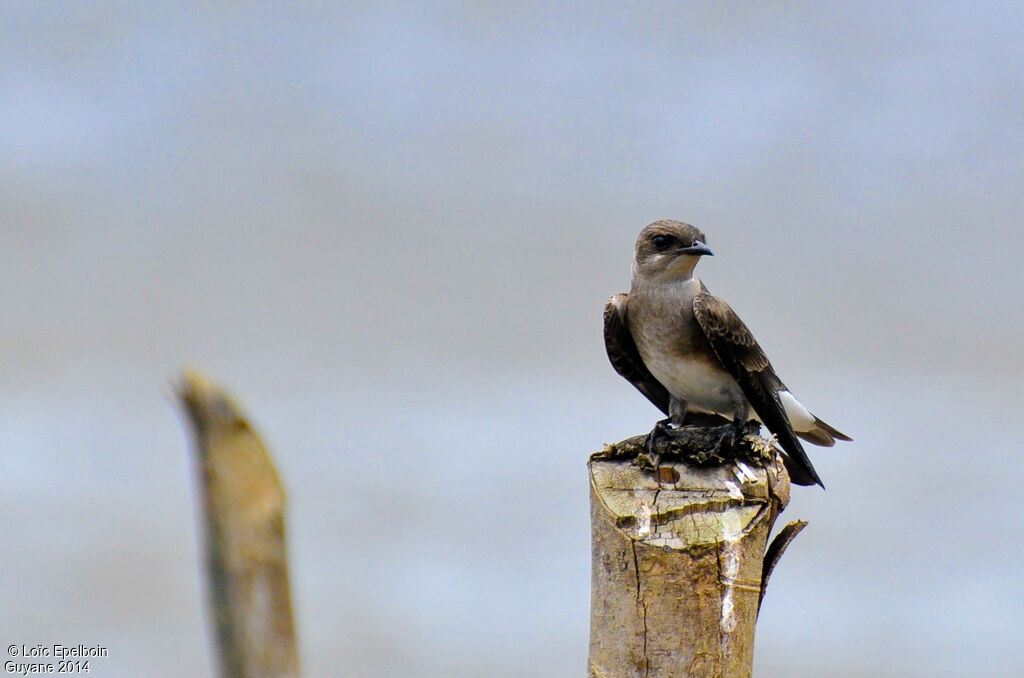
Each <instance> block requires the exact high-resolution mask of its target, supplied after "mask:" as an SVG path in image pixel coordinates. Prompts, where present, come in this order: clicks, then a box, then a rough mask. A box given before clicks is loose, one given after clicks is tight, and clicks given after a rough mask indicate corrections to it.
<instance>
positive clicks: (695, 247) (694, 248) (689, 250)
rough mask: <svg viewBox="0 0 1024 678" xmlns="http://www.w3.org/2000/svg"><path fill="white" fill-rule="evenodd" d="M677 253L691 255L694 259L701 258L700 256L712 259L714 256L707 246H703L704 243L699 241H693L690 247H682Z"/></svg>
mask: <svg viewBox="0 0 1024 678" xmlns="http://www.w3.org/2000/svg"><path fill="white" fill-rule="evenodd" d="M679 253H680V254H690V255H693V256H695V257H701V256H704V257H713V256H715V255H714V254H713V253H712V252H711V250H709V249H708V246H707V245H705V244H704V243H702V242H701V241H700V240H695V241H694V243H693V244H692V245H690V246H689V247H683V248H682V249H680V250H679Z"/></svg>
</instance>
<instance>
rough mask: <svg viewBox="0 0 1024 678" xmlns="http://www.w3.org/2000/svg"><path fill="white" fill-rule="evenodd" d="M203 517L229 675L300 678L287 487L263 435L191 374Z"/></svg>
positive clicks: (186, 391)
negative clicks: (290, 574) (290, 570)
mask: <svg viewBox="0 0 1024 678" xmlns="http://www.w3.org/2000/svg"><path fill="white" fill-rule="evenodd" d="M178 395H179V397H180V398H181V402H182V404H183V407H184V410H185V413H186V414H187V415H188V418H189V420H190V421H191V423H192V430H193V434H194V441H195V450H196V457H197V462H198V464H197V465H198V471H199V474H198V475H199V494H200V496H201V503H202V507H203V512H204V519H205V527H206V530H205V532H206V534H205V549H206V571H207V577H206V579H207V581H206V585H207V590H208V594H209V601H210V609H211V611H212V615H213V619H214V625H215V628H216V636H217V654H218V658H219V663H220V675H221V676H223V677H224V678H296V677H297V676H298V675H299V655H298V650H297V648H296V642H295V628H294V622H293V620H292V608H291V596H290V594H289V588H288V559H287V553H286V551H285V529H284V501H285V498H284V490H283V488H282V487H281V482H280V480H279V479H278V475H277V471H276V470H275V468H274V464H273V462H272V461H271V459H270V455H269V454H268V453H267V449H266V448H265V447H264V446H263V443H262V441H261V440H260V439H259V436H257V435H256V433H255V432H254V431H253V429H252V427H251V426H250V425H249V422H248V421H246V419H245V417H244V415H243V414H242V413H241V411H240V410H239V408H238V406H237V405H235V404H234V402H232V400H231V399H230V398H229V397H228V396H227V395H226V394H225V393H224V391H222V390H221V389H220V388H219V387H218V386H216V385H215V384H213V383H211V382H210V381H209V380H208V379H206V378H205V377H204V376H202V375H201V374H199V373H198V372H195V371H191V370H187V371H185V372H184V374H183V375H182V379H181V383H180V384H179V385H178Z"/></svg>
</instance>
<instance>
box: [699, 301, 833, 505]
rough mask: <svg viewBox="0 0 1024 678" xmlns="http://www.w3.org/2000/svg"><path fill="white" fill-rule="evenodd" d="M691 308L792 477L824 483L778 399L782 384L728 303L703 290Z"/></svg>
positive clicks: (813, 482) (793, 478)
mask: <svg viewBox="0 0 1024 678" xmlns="http://www.w3.org/2000/svg"><path fill="white" fill-rule="evenodd" d="M693 312H694V315H695V316H696V318H697V322H698V324H699V325H700V327H701V329H702V330H703V331H704V336H705V337H707V340H708V343H709V344H711V348H712V349H714V351H715V355H717V356H718V360H719V362H721V363H722V367H724V368H725V370H726V371H727V372H728V373H729V374H730V375H732V378H733V379H735V380H736V383H738V384H739V385H740V388H741V389H743V395H745V396H746V398H747V401H748V402H750V405H751V407H753V408H754V411H755V412H757V415H758V416H759V417H760V418H761V421H762V422H764V425H765V426H766V427H767V428H768V430H769V431H771V432H772V433H774V434H775V436H776V437H777V438H778V440H779V444H780V445H782V449H783V450H784V451H785V452H786V461H787V463H786V468H787V470H788V471H789V475H790V478H791V479H792V481H793V482H794V483H797V484H798V485H813V484H815V483H817V484H818V485H821V486H822V487H824V485H823V484H822V482H821V479H820V478H819V477H818V474H817V473H816V472H815V470H814V467H813V466H811V460H810V459H808V458H807V454H806V453H805V452H804V448H803V446H802V445H801V444H800V441H799V440H798V439H797V437H796V434H795V433H794V432H793V426H792V424H790V422H789V417H788V416H787V415H786V410H785V408H784V407H783V405H782V402H781V401H780V400H779V391H780V390H782V389H784V388H785V386H784V385H783V383H782V381H781V380H780V379H779V377H778V376H777V375H776V374H775V370H774V369H772V364H771V363H770V362H768V356H766V355H765V354H764V351H762V350H761V347H760V346H758V345H757V341H756V340H755V339H754V335H753V334H751V333H750V330H749V329H747V326H746V325H744V324H743V321H742V320H740V318H739V316H738V315H736V313H735V312H734V311H733V310H732V309H731V308H729V304H727V303H725V302H724V301H722V300H721V299H719V298H717V297H713V296H711V295H710V294H708V293H707V292H702V293H700V294H698V295H697V296H695V297H694V298H693Z"/></svg>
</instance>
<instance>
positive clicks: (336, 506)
mask: <svg viewBox="0 0 1024 678" xmlns="http://www.w3.org/2000/svg"><path fill="white" fill-rule="evenodd" d="M1022 32H1024V9H1022V8H1021V6H1020V5H1016V4H1011V3H991V2H982V3H977V2H970V3H968V2H952V3H942V4H941V7H940V6H939V3H890V2H863V3H856V4H854V3H842V4H840V3H835V4H831V3H829V4H825V3H780V2H763V3H756V5H755V4H754V3H749V4H725V3H685V4H683V3H664V4H661V3H658V4H647V3H606V4H602V3H564V4H560V5H558V6H551V5H550V4H549V3H531V2H514V3H504V2H496V3H460V2H447V3H446V2H428V3H419V4H411V3H410V4H390V3H381V2H375V3H338V4H331V3H308V2H291V3H272V2H257V3H232V2H221V3H180V4H177V5H176V6H174V7H170V6H169V5H167V4H166V3H156V2H152V3H149V2H113V1H111V2H104V1H97V2H89V3H58V2H39V1H35V2H28V1H24V2H8V3H3V5H0V57H2V58H0V148H2V151H0V223H2V234H0V237H2V239H0V258H2V260H0V296H2V302H0V323H2V327H0V354H2V356H3V358H2V360H0V400H2V403H3V405H2V415H0V463H2V469H3V470H2V472H0V528H2V530H3V544H4V551H5V553H4V556H3V557H2V558H0V610H2V612H0V641H2V643H3V644H4V646H6V645H7V644H10V643H18V644H22V643H23V644H29V645H31V644H36V643H44V644H51V643H55V642H60V643H63V644H66V645H71V644H78V643H83V644H86V645H95V644H100V645H103V646H105V647H107V648H108V649H109V653H110V655H109V657H108V658H106V659H102V660H97V661H96V662H95V663H94V665H93V675H99V676H140V675H147V676H155V677H158V678H159V677H162V676H185V675H188V676H193V675H195V676H201V675H211V668H210V666H211V664H210V654H209V649H208V643H207V628H208V626H207V624H206V620H205V619H204V609H203V601H202V589H201V579H200V576H199V574H200V571H199V562H200V554H199V551H198V539H197V533H196V529H195V528H196V525H197V518H196V505H195V504H196V502H195V492H194V488H193V473H194V468H193V466H192V459H191V454H190V451H189V448H188V447H187V444H188V439H187V437H186V436H185V434H184V432H183V428H182V425H181V424H182V421H181V419H180V416H179V415H178V413H177V412H176V405H175V402H174V398H173V390H172V387H171V381H172V379H174V378H175V377H176V375H178V374H179V371H180V368H181V366H183V365H186V364H190V365H195V366H198V367H200V368H201V369H204V370H206V371H207V372H208V373H209V374H210V375H211V376H213V377H214V378H215V379H217V380H219V381H221V382H222V383H224V384H225V385H226V386H228V387H229V389H230V390H232V391H233V392H234V393H235V394H236V395H237V396H238V397H239V400H240V401H241V402H242V404H243V406H244V407H245V408H246V409H247V411H248V412H249V414H250V415H251V417H252V419H253V420H254V422H255V424H256V426H257V428H258V429H259V430H260V431H261V432H262V433H263V435H264V438H265V439H266V441H267V442H268V444H269V445H270V446H271V448H272V450H273V452H274V454H275V457H276V459H277V462H278V465H279V467H280V469H281V473H282V476H283V478H284V480H285V482H286V485H287V487H288V489H289V492H290V513H289V529H290V538H291V542H290V551H291V559H292V576H293V582H292V586H293V596H294V603H295V611H296V615H297V620H298V628H299V634H300V645H301V650H302V656H303V664H304V669H305V673H306V675H308V676H382V677H390V676H410V675H416V676H427V677H433V676H438V677H440V676H467V677H468V676H482V675H486V676H490V677H504V676H508V677H512V676H543V677H561V676H572V675H583V673H584V670H585V662H586V654H587V643H588V624H589V595H590V583H589V577H590V562H589V561H590V553H589V548H590V537H589V516H588V503H587V479H586V472H585V462H586V459H587V456H588V455H589V454H590V453H591V452H594V451H596V450H598V449H600V448H601V447H602V445H603V444H604V443H606V442H613V441H617V440H619V439H622V438H624V437H627V436H629V435H633V434H637V433H643V432H645V431H647V430H649V429H650V427H651V425H652V424H653V422H654V421H655V419H656V418H657V417H658V416H659V413H658V412H657V411H656V410H655V409H654V408H653V407H651V406H650V405H649V404H648V403H647V401H646V400H645V399H644V398H643V397H642V396H641V395H640V394H639V393H637V392H636V391H634V389H633V388H632V387H631V386H630V385H629V384H628V383H626V382H625V381H624V380H622V379H621V378H619V377H618V376H616V375H615V373H614V372H613V371H612V369H611V367H610V366H609V365H608V361H607V359H606V357H605V354H604V347H603V343H602V338H601V310H602V306H603V304H604V302H605V300H606V299H607V297H608V296H609V295H611V294H612V293H615V292H619V291H623V290H626V289H628V286H629V273H630V262H631V256H632V246H633V240H634V238H635V236H636V233H637V231H639V229H640V228H641V227H642V226H644V225H645V224H646V223H648V222H650V221H653V220H655V219H658V218H663V217H670V218H676V219H681V220H684V221H689V222H691V223H694V224H696V225H698V226H699V227H701V228H702V229H703V230H704V231H705V232H706V233H707V234H708V240H709V244H710V246H711V247H712V248H713V249H714V251H715V254H716V256H715V257H714V258H710V259H706V260H705V261H703V262H702V263H701V265H700V266H699V267H698V274H699V275H700V276H701V277H702V279H703V280H704V281H705V283H706V284H707V285H708V286H709V287H710V289H711V291H712V292H713V293H715V294H717V295H719V296H722V297H724V298H725V299H727V300H728V301H729V302H730V304H731V305H732V306H733V308H735V309H736V311H737V312H738V313H739V314H740V316H741V317H742V318H743V319H744V320H745V321H746V322H747V324H748V325H749V326H750V327H751V328H752V329H753V330H754V332H755V334H756V335H757V336H758V338H759V339H760V341H761V344H762V346H763V347H764V348H765V350H766V351H767V353H768V354H769V355H770V356H771V358H772V361H773V363H774V365H775V367H776V369H777V370H778V372H779V373H780V375H781V376H782V378H783V379H784V380H785V381H786V382H787V384H788V385H789V386H790V387H791V388H792V390H793V391H794V392H795V393H796V394H797V395H798V397H799V398H800V399H801V400H802V401H803V402H804V403H806V404H807V405H808V406H809V407H811V409H812V410H814V411H815V412H816V413H817V414H818V415H820V416H821V417H822V418H824V419H826V420H827V421H829V422H830V423H832V424H834V425H835V426H837V427H838V428H840V429H842V430H843V431H846V432H848V433H850V434H852V435H853V436H854V437H855V438H856V442H855V443H853V444H846V445H842V446H840V447H836V448H833V449H820V448H811V449H810V450H809V451H810V454H811V457H812V458H813V460H814V464H815V466H816V467H817V469H818V471H819V472H820V474H821V476H822V478H823V479H824V481H825V484H826V485H827V487H828V491H826V492H822V491H821V490H819V489H814V488H801V489H797V490H796V491H795V492H794V498H793V501H792V504H791V505H790V508H789V509H788V510H787V512H786V514H785V515H784V516H783V517H784V518H788V519H790V520H792V519H796V518H803V519H807V520H809V521H810V527H809V528H808V529H807V530H805V531H804V533H803V534H802V535H801V536H800V538H799V539H798V540H797V541H796V542H795V543H794V544H793V546H792V547H791V549H790V550H789V552H788V553H787V555H786V557H785V559H784V560H783V561H782V565H781V566H780V568H779V569H778V571H777V572H776V574H775V576H774V577H773V579H772V587H771V591H770V593H769V595H768V597H767V598H766V602H765V608H764V610H763V614H762V615H761V619H760V623H759V627H758V640H757V659H756V665H755V674H756V675H759V676H821V675H829V676H864V675H872V676H901V677H902V676H927V677H929V678H933V677H936V676H968V675H970V676H979V675H984V676H1011V675H1018V673H1017V672H1018V671H1019V667H1020V665H1021V662H1022V661H1024V657H1022V655H1024V652H1022V651H1021V649H1020V637H1021V634H1022V632H1024V623H1022V622H1024V573H1022V569H1021V557H1022V554H1024V524H1022V518H1021V516H1022V514H1024V500H1022V499H1021V496H1020V487H1021V484H1022V482H1024V472H1022V470H1021V462H1020V453H1021V451H1022V445H1021V442H1020V441H1021V435H1020V430H1019V427H1020V425H1021V423H1022V422H1021V411H1022V405H1024V395H1022V389H1021V377H1022V375H1024V351H1022V348H1021V346H1022V340H1024V300H1022V284H1021V273H1020V262H1021V256H1022V253H1024V230H1022V229H1021V217H1022V214H1024V41H1022V40H1021V38H1020V36H1021V35H1022ZM5 659H6V657H5Z"/></svg>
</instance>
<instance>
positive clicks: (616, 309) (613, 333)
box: [604, 293, 671, 414]
mask: <svg viewBox="0 0 1024 678" xmlns="http://www.w3.org/2000/svg"><path fill="white" fill-rule="evenodd" d="M628 300H629V295H628V294H626V293H622V294H616V295H614V296H613V297H612V298H611V299H609V300H608V303H607V304H605V305H604V347H605V350H607V351H608V360H610V361H611V363H612V367H614V368H615V371H616V372H618V373H619V374H620V375H621V376H622V377H624V378H625V379H626V381H628V382H629V383H631V384H633V386H635V387H636V389H637V390H638V391H640V392H641V393H643V394H644V395H645V396H646V397H647V399H648V400H650V401H651V402H652V403H653V404H654V406H655V407H657V408H658V409H659V410H661V411H662V412H664V413H665V414H668V404H669V400H670V399H671V396H670V395H669V393H668V389H667V388H665V387H664V386H663V385H662V384H661V382H660V381H658V380H657V379H655V378H654V375H653V374H651V371H650V370H649V369H647V366H646V365H644V360H643V358H641V357H640V351H639V350H637V347H636V342H635V341H633V335H632V334H631V333H630V331H629V321H628V320H627V318H626V302H627V301H628Z"/></svg>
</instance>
